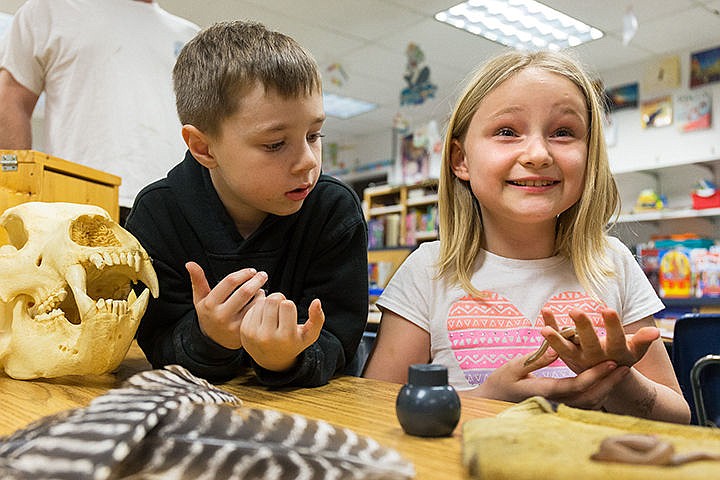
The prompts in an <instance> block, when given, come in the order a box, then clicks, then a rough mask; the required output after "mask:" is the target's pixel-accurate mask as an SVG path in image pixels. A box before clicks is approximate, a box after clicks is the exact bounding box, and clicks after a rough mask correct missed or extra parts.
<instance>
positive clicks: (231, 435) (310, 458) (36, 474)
mask: <svg viewBox="0 0 720 480" xmlns="http://www.w3.org/2000/svg"><path fill="white" fill-rule="evenodd" d="M240 404H241V401H240V399H238V398H237V397H235V396H234V395H232V394H230V393H228V392H225V391H222V390H220V389H218V388H216V387H214V386H212V385H211V384H209V383H208V382H206V381H205V380H202V379H199V378H197V377H194V376H193V375H191V374H190V373H189V372H188V371H187V370H185V369H184V368H182V367H179V366H175V365H173V366H168V367H166V368H165V369H162V370H150V371H146V372H142V373H139V374H136V375H134V376H133V377H131V378H130V379H128V381H127V382H125V383H124V384H123V385H122V386H121V387H120V388H117V389H114V390H110V391H109V392H108V393H107V394H106V395H103V396H100V397H98V398H96V399H95V400H94V401H93V402H92V403H91V404H90V405H89V406H88V407H86V408H79V409H75V410H71V411H68V412H63V413H61V414H58V415H54V416H49V417H45V418H43V419H41V420H39V421H37V422H35V423H33V424H31V425H30V426H28V427H27V428H25V429H23V430H20V431H17V432H15V433H14V434H12V435H11V436H9V437H5V438H0V441H1V442H2V443H0V478H3V479H8V480H11V479H12V480H20V479H22V480H25V479H33V480H40V479H67V480H82V479H93V480H103V479H108V480H111V479H133V480H135V479H163V480H170V479H193V480H200V479H212V480H215V479H247V480H250V479H286V478H288V479H298V480H302V479H386V478H387V479H390V478H392V479H406V478H412V477H413V476H414V469H413V466H412V464H410V463H408V462H407V461H405V460H404V459H403V458H402V457H401V456H400V455H399V454H398V453H397V452H396V451H394V450H391V449H387V448H384V447H382V446H380V445H379V444H378V443H377V442H376V441H374V440H373V439H371V438H368V437H363V436H359V435H357V434H355V433H354V432H353V431H351V430H349V429H343V428H336V427H334V426H332V425H330V424H328V423H327V422H323V421H316V420H310V419H307V418H305V417H303V416H300V415H288V414H284V413H280V412H277V411H273V410H259V409H248V408H237V406H238V405H240Z"/></svg>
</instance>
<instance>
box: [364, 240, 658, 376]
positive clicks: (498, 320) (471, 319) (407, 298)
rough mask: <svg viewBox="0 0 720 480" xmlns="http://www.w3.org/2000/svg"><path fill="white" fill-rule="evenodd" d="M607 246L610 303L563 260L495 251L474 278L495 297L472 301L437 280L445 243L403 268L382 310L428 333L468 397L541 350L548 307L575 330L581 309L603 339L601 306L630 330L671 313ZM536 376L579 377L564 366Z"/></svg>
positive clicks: (613, 246)
mask: <svg viewBox="0 0 720 480" xmlns="http://www.w3.org/2000/svg"><path fill="white" fill-rule="evenodd" d="M608 240H609V248H608V249H607V255H608V258H609V259H610V261H611V263H612V265H613V266H614V271H615V276H614V277H613V278H611V279H608V281H607V282H606V283H605V284H604V285H603V288H602V291H601V292H599V295H598V297H597V298H599V299H601V301H602V302H603V303H599V302H598V301H596V300H593V298H592V296H591V295H589V294H588V293H587V292H585V291H584V290H583V288H582V287H581V285H580V283H579V282H578V280H577V277H576V276H575V272H574V271H573V269H572V266H571V264H570V262H569V261H568V260H567V259H565V258H563V257H559V256H555V257H550V258H544V259H540V260H514V259H509V258H503V257H499V256H497V255H494V254H492V253H489V252H483V254H482V255H481V257H482V258H481V259H479V260H478V263H481V265H480V266H479V268H477V269H476V271H475V273H474V274H473V276H472V284H473V285H474V286H475V287H476V288H477V289H479V290H480V291H483V292H486V293H487V294H488V296H487V298H485V299H475V298H471V297H470V296H469V295H468V294H467V293H466V292H465V291H463V290H462V289H461V288H459V287H458V286H451V285H448V283H447V282H445V281H444V280H443V279H437V278H435V277H436V272H437V269H436V267H435V265H436V264H437V260H438V258H439V252H440V243H439V242H428V243H423V244H421V245H420V247H419V248H418V249H417V250H415V251H414V252H413V253H412V254H411V255H410V256H409V257H408V258H407V260H405V262H403V264H402V265H401V266H400V268H399V269H398V271H397V272H396V273H395V275H394V276H393V277H392V279H391V280H390V283H389V284H388V286H387V287H386V288H385V290H384V292H383V294H382V295H381V297H380V298H379V299H378V301H377V305H378V306H379V307H380V308H381V309H387V310H390V311H392V312H395V313H396V314H398V315H400V316H401V317H404V318H405V319H407V320H409V321H410V322H412V323H414V324H416V325H417V326H419V327H420V328H422V329H423V330H425V331H427V332H429V333H430V356H431V359H432V362H433V363H438V364H442V365H445V366H446V367H448V373H449V379H450V383H451V384H452V385H453V386H454V387H455V388H457V389H459V390H467V389H470V388H474V386H476V385H478V384H480V383H482V382H484V381H485V379H486V378H487V376H488V375H489V374H490V373H491V372H492V371H493V370H495V369H496V368H497V367H499V366H501V365H503V364H504V363H506V362H507V361H508V360H510V359H511V358H513V357H515V356H516V355H525V354H528V353H531V352H533V351H534V350H536V349H537V348H538V347H539V346H540V344H541V343H542V341H543V337H542V335H540V329H541V328H542V327H543V326H544V322H543V319H542V315H541V313H540V310H541V308H543V307H547V308H550V309H552V310H553V312H555V318H556V319H557V320H558V324H559V326H560V327H562V326H564V325H574V323H573V321H572V320H571V319H570V317H569V315H568V313H569V312H570V310H572V309H573V308H581V309H583V310H584V311H586V312H588V313H590V316H591V318H592V319H593V322H594V323H595V325H596V329H597V331H598V334H599V335H603V334H604V333H605V332H604V329H603V328H602V327H601V325H602V317H601V316H600V313H599V311H600V309H601V308H602V307H606V308H612V309H614V310H616V311H617V312H618V314H619V315H620V318H621V320H622V322H623V324H624V325H627V324H629V323H633V322H635V321H638V320H640V319H643V318H645V317H647V316H649V315H653V314H654V313H656V312H658V311H660V310H662V309H663V308H664V306H663V304H662V302H661V301H660V299H659V298H658V296H657V295H656V293H655V291H654V290H653V288H652V286H651V285H650V282H649V281H648V280H647V277H646V276H645V274H644V273H643V271H642V269H641V268H640V266H639V265H638V263H637V262H636V261H635V259H634V257H633V256H632V254H631V253H630V251H629V250H628V248H627V247H626V246H625V245H623V244H622V243H621V242H620V241H619V240H617V239H616V238H612V237H609V238H608ZM534 374H535V375H538V376H550V377H556V378H560V377H568V376H572V375H574V373H573V372H572V371H571V370H570V369H569V368H567V366H565V364H564V363H563V362H562V361H560V360H557V361H555V362H553V363H552V364H551V365H549V366H548V367H545V368H543V369H540V370H537V371H535V372H534Z"/></svg>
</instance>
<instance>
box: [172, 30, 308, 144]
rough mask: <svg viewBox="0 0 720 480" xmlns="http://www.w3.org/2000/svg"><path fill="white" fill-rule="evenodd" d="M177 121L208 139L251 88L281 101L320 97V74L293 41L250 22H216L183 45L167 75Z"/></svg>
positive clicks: (306, 52)
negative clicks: (281, 99) (171, 75)
mask: <svg viewBox="0 0 720 480" xmlns="http://www.w3.org/2000/svg"><path fill="white" fill-rule="evenodd" d="M173 83H174V86H175V98H176V106H177V111H178V116H179V117H180V122H181V123H182V124H183V125H187V124H190V125H193V126H195V127H196V128H198V129H199V130H201V131H202V132H204V133H206V134H208V135H217V134H219V133H220V127H221V125H222V122H223V120H225V119H226V118H228V117H229V116H231V115H233V114H234V113H235V112H236V111H237V109H238V108H239V107H240V103H241V101H242V98H243V96H244V95H245V94H247V92H249V91H250V90H251V89H252V88H253V87H255V86H256V85H257V84H260V85H262V86H263V87H264V88H265V90H266V91H274V92H275V93H278V94H279V95H281V96H283V97H286V98H293V97H301V96H304V95H310V94H312V93H319V92H321V91H322V81H321V78H320V70H319V68H318V65H317V63H316V62H315V59H314V58H313V57H312V55H311V54H310V53H309V52H308V51H307V50H305V49H304V48H303V47H302V46H300V45H299V44H298V43H297V42H296V41H295V40H293V39H292V38H290V37H288V36H287V35H284V34H282V33H279V32H274V31H271V30H268V29H267V28H266V27H265V26H263V25H262V24H260V23H256V22H243V21H232V22H219V23H216V24H214V25H212V26H210V27H208V28H206V29H204V30H203V31H201V32H200V33H198V34H197V35H196V36H195V38H193V39H192V40H191V41H190V42H188V43H187V45H185V47H184V48H183V49H182V51H181V52H180V55H179V56H178V59H177V62H176V63H175V68H174V69H173Z"/></svg>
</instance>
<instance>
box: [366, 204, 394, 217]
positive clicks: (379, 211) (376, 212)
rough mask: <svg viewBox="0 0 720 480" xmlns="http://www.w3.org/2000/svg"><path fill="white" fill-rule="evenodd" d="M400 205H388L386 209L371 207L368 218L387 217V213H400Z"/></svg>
mask: <svg viewBox="0 0 720 480" xmlns="http://www.w3.org/2000/svg"><path fill="white" fill-rule="evenodd" d="M402 211H403V207H402V205H388V206H387V207H373V208H371V209H370V210H369V211H368V214H369V215H370V216H375V215H387V214H388V213H402Z"/></svg>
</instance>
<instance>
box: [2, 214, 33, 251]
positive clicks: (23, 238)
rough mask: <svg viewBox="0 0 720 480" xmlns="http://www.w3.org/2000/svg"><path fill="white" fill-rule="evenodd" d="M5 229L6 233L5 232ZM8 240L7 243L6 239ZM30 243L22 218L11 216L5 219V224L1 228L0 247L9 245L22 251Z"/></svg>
mask: <svg viewBox="0 0 720 480" xmlns="http://www.w3.org/2000/svg"><path fill="white" fill-rule="evenodd" d="M3 227H4V231H2V230H3ZM6 238H7V241H5V239H6ZM27 241H28V233H27V230H26V229H25V223H23V221H22V219H21V218H20V217H16V216H14V215H11V216H9V217H7V218H6V219H5V223H4V224H3V225H2V226H0V245H4V244H6V243H9V244H10V245H12V246H13V247H15V248H17V249H18V250H20V249H21V248H22V247H24V246H25V244H26V243H27Z"/></svg>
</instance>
